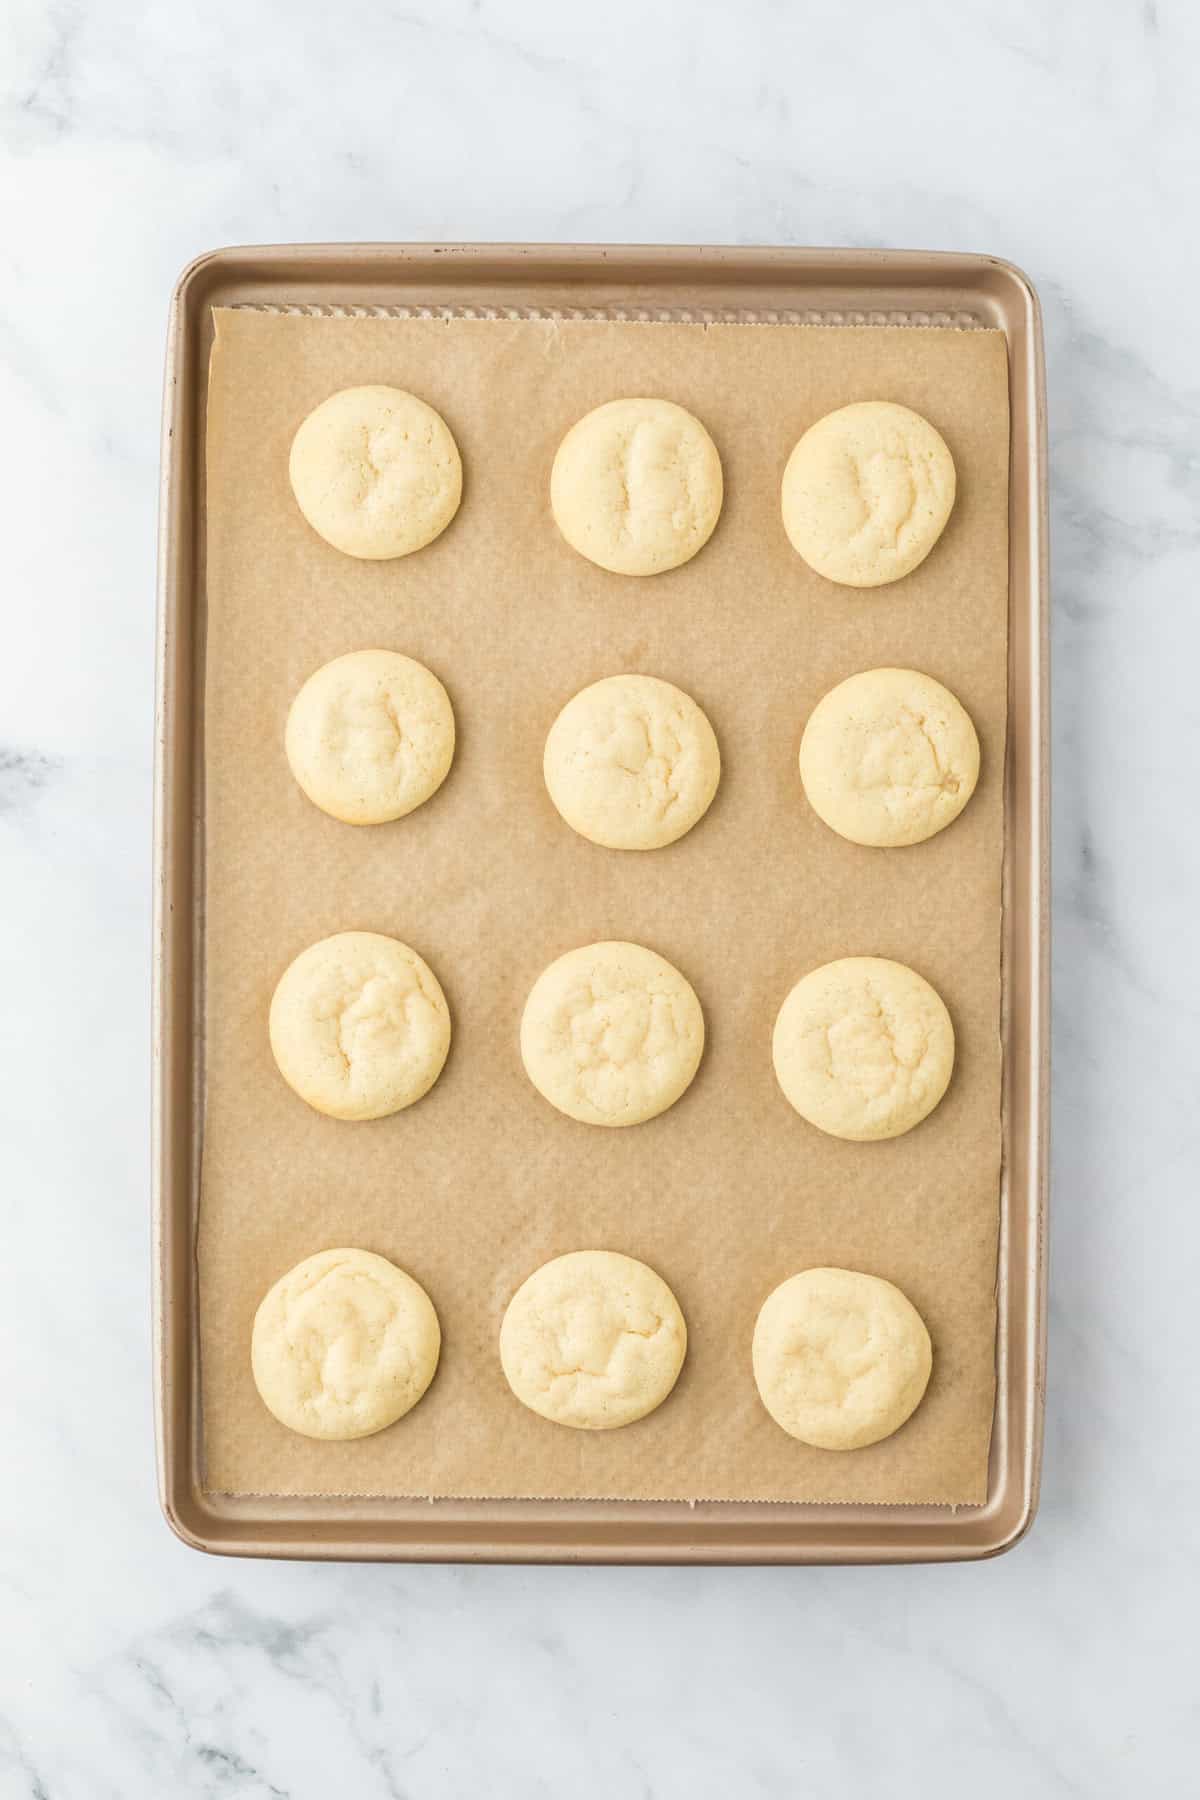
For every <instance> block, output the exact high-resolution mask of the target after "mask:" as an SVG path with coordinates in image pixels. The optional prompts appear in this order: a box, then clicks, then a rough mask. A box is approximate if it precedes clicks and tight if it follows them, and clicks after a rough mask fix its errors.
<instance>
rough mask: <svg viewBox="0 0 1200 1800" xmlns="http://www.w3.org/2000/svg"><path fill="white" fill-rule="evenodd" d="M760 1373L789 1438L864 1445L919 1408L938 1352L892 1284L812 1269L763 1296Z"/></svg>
mask: <svg viewBox="0 0 1200 1800" xmlns="http://www.w3.org/2000/svg"><path fill="white" fill-rule="evenodd" d="M753 1358H754V1379H755V1382H756V1383H757V1385H758V1391H759V1393H760V1395H761V1396H762V1403H763V1405H764V1406H765V1407H766V1409H767V1411H768V1412H769V1413H770V1415H771V1417H772V1418H773V1419H774V1421H775V1423H776V1424H777V1425H782V1427H783V1429H784V1430H785V1431H786V1432H787V1433H788V1435H789V1436H790V1437H794V1438H799V1439H800V1441H801V1443H803V1444H812V1445H814V1446H815V1448H816V1449H818V1450H861V1449H862V1448H863V1446H864V1445H865V1444H877V1443H878V1442H879V1440H880V1438H885V1437H890V1436H891V1435H892V1433H893V1431H898V1430H899V1429H900V1427H901V1425H903V1423H904V1421H905V1420H906V1419H907V1418H908V1417H909V1416H910V1415H911V1414H912V1413H914V1412H915V1411H916V1409H917V1407H918V1406H919V1405H920V1403H921V1397H922V1395H923V1394H924V1392H925V1389H926V1387H927V1386H928V1384H929V1372H930V1369H931V1368H932V1366H933V1351H932V1349H931V1347H930V1343H929V1333H928V1331H926V1329H925V1322H924V1320H923V1319H922V1318H921V1315H920V1313H919V1312H918V1311H917V1309H916V1307H915V1306H914V1305H913V1304H912V1302H911V1301H910V1300H907V1299H906V1298H905V1297H904V1295H903V1294H902V1293H901V1292H900V1289H899V1288H897V1287H893V1286H892V1284H891V1282H890V1281H881V1280H880V1279H879V1277H878V1276H876V1275H860V1274H858V1273H857V1271H855V1270H854V1269H805V1270H803V1271H802V1272H801V1274H799V1275H793V1276H792V1277H791V1279H790V1280H789V1281H785V1282H784V1283H783V1284H782V1286H781V1287H777V1288H776V1289H775V1292H774V1293H773V1294H770V1295H768V1297H767V1299H766V1300H765V1301H764V1302H763V1307H762V1311H761V1312H760V1313H759V1315H758V1322H757V1324H756V1325H755V1327H754V1349H753Z"/></svg>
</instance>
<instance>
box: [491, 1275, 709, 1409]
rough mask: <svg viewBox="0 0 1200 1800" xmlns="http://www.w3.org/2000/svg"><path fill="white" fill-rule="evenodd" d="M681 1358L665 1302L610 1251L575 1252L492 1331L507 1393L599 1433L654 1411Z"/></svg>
mask: <svg viewBox="0 0 1200 1800" xmlns="http://www.w3.org/2000/svg"><path fill="white" fill-rule="evenodd" d="M686 1351H687V1326H686V1325H685V1324H684V1321H683V1314H682V1313H681V1312H680V1310H679V1303H678V1301H677V1300H676V1298H675V1296H674V1294H673V1293H672V1292H671V1290H670V1288H669V1287H668V1286H667V1284H666V1282H665V1281H664V1280H663V1279H662V1276H661V1275H656V1274H655V1272H654V1270H653V1269H649V1268H647V1267H646V1264H645V1263H643V1262H637V1261H635V1260H634V1258H633V1257H632V1256H618V1255H617V1254H616V1253H615V1252H614V1251H612V1250H574V1251H572V1252H571V1254H570V1255H568V1256H556V1257H555V1259H554V1261H553V1262H548V1263H543V1265H542V1267H541V1268H540V1269H536V1270H535V1271H534V1273H533V1274H532V1275H531V1276H530V1277H529V1279H528V1280H527V1281H524V1282H522V1284H521V1286H520V1287H519V1288H518V1289H517V1291H516V1293H515V1294H514V1295H513V1297H512V1299H511V1300H510V1301H509V1303H508V1310H507V1311H506V1312H505V1315H504V1323H503V1324H502V1325H501V1327H500V1362H501V1364H502V1366H503V1369H504V1374H505V1377H506V1379H507V1381H508V1385H509V1387H510V1388H511V1389H512V1391H513V1393H514V1394H515V1395H516V1396H517V1399H518V1400H520V1401H521V1403H522V1405H524V1406H528V1407H529V1408H530V1410H531V1411H533V1412H535V1413H540V1414H541V1416H542V1418H543V1419H552V1420H553V1421H554V1423H555V1424H556V1425H573V1426H575V1427H576V1428H577V1429H578V1430H581V1431H608V1430H611V1429H612V1427H613V1426H615V1425H631V1424H632V1423H633V1421H634V1420H635V1419H643V1418H645V1416H646V1414H647V1413H649V1412H653V1411H654V1409H655V1407H656V1406H661V1405H662V1403H663V1401H664V1400H665V1399H666V1397H667V1395H668V1394H669V1393H670V1392H671V1389H672V1388H673V1387H674V1386H675V1382H676V1380H677V1378H678V1375H679V1371H680V1369H681V1368H682V1367H683V1359H684V1355H685V1353H686Z"/></svg>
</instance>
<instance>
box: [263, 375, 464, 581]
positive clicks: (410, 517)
mask: <svg viewBox="0 0 1200 1800" xmlns="http://www.w3.org/2000/svg"><path fill="white" fill-rule="evenodd" d="M288 474H289V476H290V478H291V483H292V492H293V494H295V496H296V504H297V505H298V506H299V508H300V511H301V512H302V513H303V514H304V517H305V518H306V519H307V520H308V522H309V524H310V525H311V526H312V528H313V530H314V531H315V532H317V533H319V535H320V536H321V537H323V538H324V539H325V541H326V543H328V544H332V545H333V547H334V549H335V550H342V551H344V552H345V553H346V555H347V556H357V557H360V558H363V559H365V560H367V561H371V562H379V561H382V560H383V559H385V558H387V557H393V556H408V555H409V554H410V553H411V552H412V551H413V550H420V549H421V548H422V547H423V546H424V545H425V544H428V543H431V542H432V541H433V539H434V538H435V537H437V536H438V534H439V533H440V532H443V531H445V529H446V527H447V525H448V524H449V523H450V521H451V519H452V518H453V517H454V515H455V513H456V512H457V511H458V503H459V501H460V499H461V498H462V462H461V460H460V458H459V454H458V445H457V444H456V443H455V442H454V439H453V437H452V436H451V435H450V429H449V427H448V426H447V424H446V421H445V420H444V419H443V418H442V416H441V414H440V413H436V412H434V410H433V408H432V406H427V405H426V403H425V401H424V400H418V399H417V397H416V395H415V394H407V393H405V391H404V389H403V388H394V387H354V388H343V389H342V391H341V392H340V393H337V394H331V395H330V396H329V398H328V400H322V402H321V404H320V406H318V407H316V408H315V410H314V411H313V412H310V413H309V415H308V417H307V418H306V419H305V420H304V422H303V424H302V425H301V426H300V429H299V430H298V431H297V433H296V435H295V437H294V438H293V439H292V451H291V456H290V457H289V459H288Z"/></svg>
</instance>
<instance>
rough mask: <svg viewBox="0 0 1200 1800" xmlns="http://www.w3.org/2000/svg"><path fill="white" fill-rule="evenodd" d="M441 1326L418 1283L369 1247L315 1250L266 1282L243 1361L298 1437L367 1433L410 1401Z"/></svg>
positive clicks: (433, 1356)
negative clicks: (270, 1284)
mask: <svg viewBox="0 0 1200 1800" xmlns="http://www.w3.org/2000/svg"><path fill="white" fill-rule="evenodd" d="M441 1342H442V1334H441V1331H440V1329H439V1326H438V1317H437V1314H436V1312H435V1311H434V1310H433V1304H432V1302H431V1301H430V1298H429V1296H428V1294H427V1293H426V1292H425V1289H424V1288H423V1287H421V1286H420V1285H419V1283H418V1282H415V1281H414V1280H413V1278H412V1276H411V1275H406V1274H405V1273H404V1271H403V1269H398V1268H397V1267H396V1266H395V1264H394V1263H390V1262H388V1261H387V1260H386V1258H384V1257H382V1256H374V1255H373V1254H372V1253H371V1251H369V1250H321V1251H319V1252H318V1254H317V1255H316V1256H307V1257H305V1259H304V1261H303V1262H300V1263H297V1264H296V1266H295V1268H294V1269H289V1270H288V1273H287V1274H286V1275H284V1276H282V1277H281V1278H280V1280H278V1281H277V1282H276V1283H275V1285H274V1287H273V1288H271V1289H270V1290H269V1292H268V1293H267V1295H266V1297H265V1298H264V1300H263V1302H262V1304H261V1305H260V1307H259V1309H258V1311H257V1312H256V1313H255V1315H254V1330H253V1332H252V1334H251V1339H250V1365H251V1368H252V1370H253V1373H254V1385H255V1386H256V1387H257V1389H258V1391H259V1393H260V1395H261V1396H262V1399H263V1402H264V1404H265V1405H266V1406H267V1407H268V1409H269V1410H270V1411H271V1412H273V1413H274V1415H275V1417H276V1418H277V1419H278V1420H279V1422H280V1424H281V1425H286V1426H287V1427H288V1429H289V1431H298V1432H300V1433H302V1435H303V1436H304V1437H313V1438H359V1437H369V1436H370V1434H371V1433H372V1432H373V1431H382V1430H383V1428H384V1426H385V1425H391V1424H394V1423H395V1421H396V1420H397V1419H400V1418H403V1416H404V1414H405V1413H406V1412H408V1411H409V1409H410V1408H411V1407H414V1406H415V1405H416V1404H417V1401H418V1400H419V1399H420V1398H421V1395H422V1394H423V1393H424V1392H425V1389H426V1388H427V1387H428V1386H429V1383H430V1382H431V1381H432V1380H433V1374H434V1370H435V1369H436V1368H437V1365H438V1355H439V1353H440V1350H441Z"/></svg>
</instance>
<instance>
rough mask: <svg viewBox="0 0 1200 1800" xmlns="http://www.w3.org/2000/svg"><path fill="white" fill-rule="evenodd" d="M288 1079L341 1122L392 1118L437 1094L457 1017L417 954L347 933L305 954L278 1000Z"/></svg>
mask: <svg viewBox="0 0 1200 1800" xmlns="http://www.w3.org/2000/svg"><path fill="white" fill-rule="evenodd" d="M270 1034H271V1050H272V1053H273V1055H274V1057H275V1061H276V1062H277V1063H278V1065H279V1073H280V1074H281V1075H282V1076H283V1079H284V1080H285V1081H286V1082H287V1083H288V1086H289V1087H292V1088H294V1089H295V1091H296V1093H298V1094H299V1096H300V1098H301V1099H302V1100H307V1102H308V1104H309V1105H310V1106H311V1107H314V1108H315V1109H316V1111H317V1112H321V1113H328V1115H329V1117H330V1118H332V1119H382V1118H384V1117H385V1116H386V1115H387V1114H388V1113H394V1112H399V1111H400V1110H401V1109H402V1108H403V1107H405V1106H411V1105H412V1104H413V1101H414V1100H419V1099H420V1098H421V1096H422V1094H426V1093H428V1091H429V1089H430V1088H431V1087H432V1086H433V1084H434V1082H435V1081H436V1080H437V1078H438V1076H439V1075H440V1074H441V1072H442V1064H443V1063H444V1062H445V1060H446V1054H447V1052H448V1050H449V1048H450V1010H449V1008H448V1007H447V1005H446V997H445V995H444V994H443V993H442V990H441V988H440V987H439V985H438V981H437V977H436V976H435V975H434V973H433V970H432V969H431V968H430V967H429V965H428V963H426V962H423V961H422V959H421V958H420V957H419V956H418V955H417V953H416V951H415V950H410V949H409V947H408V945H407V944H402V943H400V941H399V940H398V939H397V938H391V937H383V936H381V934H380V933H379V932H376V931H341V932H339V933H338V934H337V936H336V937H328V938H322V939H321V941H320V942H319V943H316V944H310V945H309V947H308V949H307V950H302V951H301V952H300V955H299V956H298V957H297V958H296V960H295V962H293V963H292V964H291V965H290V966H289V967H288V968H287V969H285V970H284V972H283V975H282V976H281V978H280V981H279V985H278V987H277V988H276V989H275V994H274V997H273V998H272V1001H271V1017H270Z"/></svg>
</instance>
